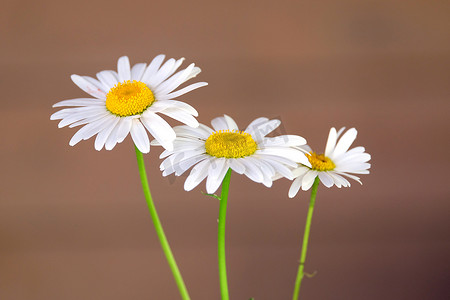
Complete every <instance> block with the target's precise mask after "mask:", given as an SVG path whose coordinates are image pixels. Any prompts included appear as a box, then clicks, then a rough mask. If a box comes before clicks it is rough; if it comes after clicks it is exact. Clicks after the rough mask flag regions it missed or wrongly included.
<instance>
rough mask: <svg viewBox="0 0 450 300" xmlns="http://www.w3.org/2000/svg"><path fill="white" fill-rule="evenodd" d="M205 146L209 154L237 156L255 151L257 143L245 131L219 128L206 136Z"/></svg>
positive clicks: (243, 155) (227, 156)
mask: <svg viewBox="0 0 450 300" xmlns="http://www.w3.org/2000/svg"><path fill="white" fill-rule="evenodd" d="M205 148H206V153H208V154H209V155H211V156H215V157H226V158H239V157H245V156H249V155H252V154H253V153H255V151H256V148H257V144H256V142H255V141H254V140H253V138H252V136H251V135H250V134H248V133H247V132H243V131H237V130H232V131H230V130H219V131H216V132H213V134H211V135H210V136H209V137H208V139H207V140H206V142H205Z"/></svg>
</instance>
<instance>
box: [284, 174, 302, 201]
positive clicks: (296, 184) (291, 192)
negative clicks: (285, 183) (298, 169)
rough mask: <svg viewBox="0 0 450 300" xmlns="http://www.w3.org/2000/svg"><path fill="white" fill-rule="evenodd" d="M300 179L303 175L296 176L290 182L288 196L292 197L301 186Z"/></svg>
mask: <svg viewBox="0 0 450 300" xmlns="http://www.w3.org/2000/svg"><path fill="white" fill-rule="evenodd" d="M302 179H303V176H300V177H297V178H296V179H295V180H294V181H293V182H292V184H291V187H290V188H289V194H288V196H289V198H294V197H295V196H296V195H297V193H298V191H299V190H300V188H301V186H302Z"/></svg>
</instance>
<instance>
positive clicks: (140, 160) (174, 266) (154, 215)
mask: <svg viewBox="0 0 450 300" xmlns="http://www.w3.org/2000/svg"><path fill="white" fill-rule="evenodd" d="M135 149H136V158H137V163H138V167H139V174H140V176H141V183H142V189H143V190H144V195H145V200H146V201H147V205H148V210H149V212H150V215H151V217H152V221H153V225H154V226H155V230H156V233H157V235H158V238H159V242H160V243H161V247H162V249H163V251H164V254H165V255H166V259H167V262H168V263H169V267H170V269H171V270H172V274H173V277H174V279H175V282H176V284H177V286H178V290H179V291H180V294H181V298H182V299H183V300H190V297H189V294H188V291H187V289H186V286H185V285H184V281H183V278H182V277H181V273H180V270H179V269H178V266H177V263H176V261H175V258H174V257H173V254H172V251H171V250H170V245H169V242H168V241H167V238H166V235H165V234H164V230H163V228H162V225H161V221H160V220H159V217H158V213H157V212H156V208H155V205H154V204H153V200H152V195H151V194H150V188H149V186H148V180H147V173H146V172H145V164H144V157H143V155H142V153H141V151H139V150H138V148H136V146H135Z"/></svg>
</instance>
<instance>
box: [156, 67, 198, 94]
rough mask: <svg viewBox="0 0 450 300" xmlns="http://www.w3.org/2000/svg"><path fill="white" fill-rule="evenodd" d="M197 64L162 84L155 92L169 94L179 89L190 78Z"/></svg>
mask: <svg viewBox="0 0 450 300" xmlns="http://www.w3.org/2000/svg"><path fill="white" fill-rule="evenodd" d="M194 66H195V64H194V63H192V64H190V65H189V66H188V67H187V68H186V69H184V70H181V71H179V72H178V73H176V74H175V75H173V76H172V77H170V78H169V79H167V80H166V81H165V82H163V83H161V84H160V85H159V86H158V88H157V89H156V90H155V92H157V93H158V94H159V93H160V94H167V93H170V92H171V91H173V90H174V89H176V88H177V87H179V86H180V85H181V84H182V83H184V82H186V80H187V79H188V78H189V76H190V74H191V73H192V70H193V69H194Z"/></svg>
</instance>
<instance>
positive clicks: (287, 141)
mask: <svg viewBox="0 0 450 300" xmlns="http://www.w3.org/2000/svg"><path fill="white" fill-rule="evenodd" d="M305 144H306V140H305V139H304V138H302V137H301V136H298V135H280V136H277V137H271V138H265V139H264V140H263V142H262V145H263V146H264V147H266V146H268V147H276V146H290V147H294V146H301V145H305Z"/></svg>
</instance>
